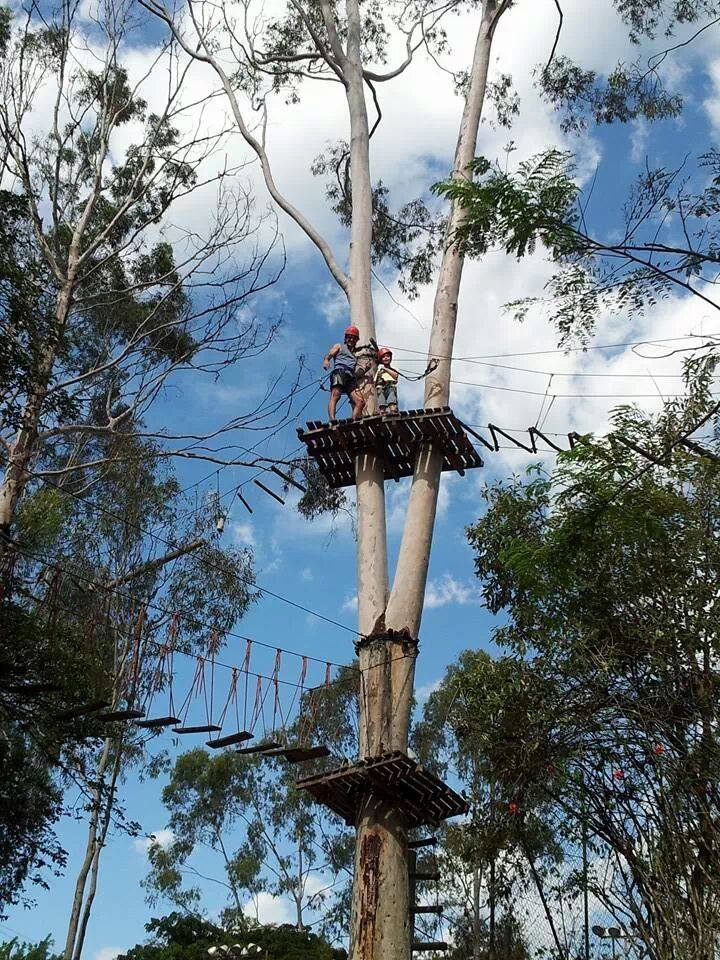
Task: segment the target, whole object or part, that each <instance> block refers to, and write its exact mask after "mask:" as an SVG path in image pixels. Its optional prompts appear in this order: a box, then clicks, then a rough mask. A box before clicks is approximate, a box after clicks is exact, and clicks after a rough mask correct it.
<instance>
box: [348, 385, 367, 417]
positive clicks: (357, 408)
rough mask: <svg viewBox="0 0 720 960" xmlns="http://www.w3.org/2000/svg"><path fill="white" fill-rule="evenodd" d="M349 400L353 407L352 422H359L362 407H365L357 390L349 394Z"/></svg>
mask: <svg viewBox="0 0 720 960" xmlns="http://www.w3.org/2000/svg"><path fill="white" fill-rule="evenodd" d="M350 399H351V400H352V405H353V412H352V418H353V420H359V419H360V417H361V416H362V412H363V407H364V406H365V400H364V399H363V395H362V394H361V393H360V391H359V390H353V392H352V393H351V394H350Z"/></svg>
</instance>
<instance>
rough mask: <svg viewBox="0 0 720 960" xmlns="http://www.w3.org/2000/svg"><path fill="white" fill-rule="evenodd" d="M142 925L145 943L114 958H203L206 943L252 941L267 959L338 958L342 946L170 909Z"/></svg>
mask: <svg viewBox="0 0 720 960" xmlns="http://www.w3.org/2000/svg"><path fill="white" fill-rule="evenodd" d="M145 929H146V930H147V931H148V933H149V934H150V935H151V937H150V940H149V941H148V942H147V943H145V944H138V945H137V946H135V947H132V949H130V950H128V952H127V953H125V954H121V955H120V956H119V957H118V960H207V951H208V949H209V948H210V947H218V946H221V945H227V946H233V945H235V944H239V945H240V947H244V946H246V945H247V944H248V943H255V944H257V945H258V946H260V947H262V948H263V951H264V953H263V956H264V957H268V960H270V958H272V960H305V958H307V960H342V958H344V957H347V954H346V953H345V951H344V950H335V949H333V948H332V947H331V946H330V945H329V944H327V943H326V942H325V941H323V940H322V939H321V938H320V937H318V936H316V935H315V934H312V933H298V932H297V931H296V930H293V929H288V928H287V927H280V928H275V927H271V926H262V927H260V926H254V927H248V926H247V924H241V925H240V926H239V927H238V926H235V927H234V928H233V929H231V930H226V929H223V928H221V927H218V926H216V925H215V924H212V923H209V922H208V921H207V920H203V919H201V918H200V917H196V916H193V915H187V914H185V915H184V914H180V913H170V914H168V916H166V917H162V918H160V919H153V920H151V921H150V922H149V923H148V924H146V926H145Z"/></svg>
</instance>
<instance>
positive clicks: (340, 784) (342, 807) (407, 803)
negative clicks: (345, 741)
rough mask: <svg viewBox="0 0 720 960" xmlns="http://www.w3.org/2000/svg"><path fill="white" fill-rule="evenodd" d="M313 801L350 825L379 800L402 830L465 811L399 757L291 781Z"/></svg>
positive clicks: (454, 796)
mask: <svg viewBox="0 0 720 960" xmlns="http://www.w3.org/2000/svg"><path fill="white" fill-rule="evenodd" d="M297 786H298V787H299V788H300V789H301V790H308V791H309V792H310V793H311V794H312V795H313V797H315V799H316V800H318V801H319V802H320V803H322V804H324V805H325V806H326V807H329V808H330V809H331V810H332V811H333V812H334V813H337V814H339V816H341V817H342V818H343V819H344V820H345V822H346V823H347V824H348V826H352V825H354V824H355V822H356V820H357V816H358V812H359V811H360V808H361V806H362V804H363V801H364V800H365V799H366V798H367V797H368V796H371V795H372V796H380V797H385V798H386V799H387V801H388V802H389V803H391V804H392V805H393V806H394V807H395V808H396V809H399V810H401V811H402V813H403V814H404V816H405V819H406V822H407V826H408V829H410V828H413V827H422V826H426V825H429V824H438V823H440V822H442V821H443V820H447V819H448V818H449V817H457V816H460V815H461V814H463V813H467V812H468V810H469V809H470V808H469V806H468V803H467V801H466V800H465V798H464V797H462V796H460V794H459V793H456V792H455V791H454V790H453V789H451V788H450V787H449V786H448V785H447V784H446V783H443V781H442V780H440V779H438V777H436V776H435V775H434V774H432V773H428V771H427V770H423V768H422V767H421V766H420V765H419V764H418V763H416V762H415V760H411V759H410V757H408V756H406V755H405V754H404V753H399V752H395V753H385V754H383V755H382V756H380V757H370V758H368V759H366V760H362V761H361V762H360V763H356V764H352V765H349V766H345V767H339V768H338V769H336V770H330V771H329V772H327V773H321V774H317V775H315V776H313V777H305V779H303V780H298V781H297Z"/></svg>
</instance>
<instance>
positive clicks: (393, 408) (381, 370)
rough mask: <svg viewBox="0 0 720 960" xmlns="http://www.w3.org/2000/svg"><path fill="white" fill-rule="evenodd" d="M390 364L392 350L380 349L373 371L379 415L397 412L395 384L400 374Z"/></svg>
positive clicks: (387, 348)
mask: <svg viewBox="0 0 720 960" xmlns="http://www.w3.org/2000/svg"><path fill="white" fill-rule="evenodd" d="M391 363H392V350H391V349H390V348H389V347H380V349H379V350H378V366H377V370H376V371H375V389H376V391H377V401H378V407H379V408H380V413H397V412H398V395H397V383H398V378H399V377H400V374H399V373H398V371H397V370H395V369H393V367H391V366H390V364H391Z"/></svg>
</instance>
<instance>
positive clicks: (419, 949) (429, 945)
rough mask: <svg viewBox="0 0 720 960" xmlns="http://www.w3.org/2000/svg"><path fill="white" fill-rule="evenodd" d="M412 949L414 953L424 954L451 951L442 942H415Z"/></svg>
mask: <svg viewBox="0 0 720 960" xmlns="http://www.w3.org/2000/svg"><path fill="white" fill-rule="evenodd" d="M412 948H413V953H424V952H425V951H426V950H449V949H450V946H449V944H447V943H443V942H442V940H415V941H414V942H413V945H412Z"/></svg>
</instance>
